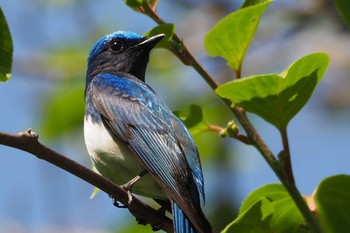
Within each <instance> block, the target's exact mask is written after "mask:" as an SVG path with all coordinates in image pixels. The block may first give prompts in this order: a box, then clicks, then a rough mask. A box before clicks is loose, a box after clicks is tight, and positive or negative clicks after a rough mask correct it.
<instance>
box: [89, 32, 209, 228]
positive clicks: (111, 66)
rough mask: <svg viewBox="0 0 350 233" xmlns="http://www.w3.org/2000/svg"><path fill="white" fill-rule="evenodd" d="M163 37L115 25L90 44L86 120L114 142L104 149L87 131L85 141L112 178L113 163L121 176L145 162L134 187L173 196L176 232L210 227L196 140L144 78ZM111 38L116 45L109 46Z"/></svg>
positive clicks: (159, 196) (95, 158)
mask: <svg viewBox="0 0 350 233" xmlns="http://www.w3.org/2000/svg"><path fill="white" fill-rule="evenodd" d="M161 37H162V36H155V37H153V38H150V39H147V38H143V37H141V36H139V35H137V34H135V33H132V32H120V31H119V32H115V33H112V34H110V35H107V36H105V37H104V38H102V39H100V40H99V41H98V42H97V43H96V44H95V45H94V46H93V48H92V49H91V52H90V55H89V58H88V62H89V64H88V70H87V75H86V90H85V101H86V119H87V120H86V122H87V123H86V124H88V125H89V127H90V126H91V124H92V127H90V128H91V129H93V130H96V132H98V133H101V132H103V135H104V136H103V137H104V138H107V139H108V141H112V143H113V142H114V143H116V144H118V145H115V146H107V147H108V148H109V149H106V148H104V147H106V145H105V144H104V143H102V142H101V145H102V146H98V145H95V143H99V142H98V139H97V140H95V139H94V136H91V135H86V138H87V142H92V143H94V145H93V146H91V145H87V146H88V149H89V148H90V149H89V154H90V156H91V157H92V160H93V161H94V163H96V164H97V165H98V166H97V168H98V169H100V170H101V171H100V172H101V173H102V174H104V175H107V178H109V179H111V180H117V181H118V180H121V179H116V178H115V177H113V176H116V175H118V172H119V171H114V169H116V168H117V167H118V169H120V171H123V172H124V173H123V174H122V175H119V176H123V179H125V177H130V179H131V178H133V177H132V176H134V175H135V173H137V172H140V169H141V168H140V166H141V167H142V166H143V167H144V169H146V170H147V171H148V174H147V175H146V176H147V177H146V178H144V177H142V178H141V180H140V181H138V182H137V184H136V185H138V189H137V190H138V193H140V194H141V195H142V194H145V195H146V196H150V197H157V198H162V199H166V198H170V199H171V202H172V210H173V216H174V228H175V232H177V233H195V232H204V233H209V232H211V226H210V224H209V222H208V221H207V219H206V217H205V216H204V214H203V212H202V210H201V207H200V198H201V199H202V200H203V202H204V201H205V195H204V180H203V174H202V167H201V163H200V159H199V154H198V150H197V147H196V145H195V143H194V140H193V138H192V137H191V135H190V133H189V131H188V130H187V129H186V127H185V125H184V124H183V123H182V122H181V121H180V120H179V119H178V118H177V117H176V116H175V115H174V114H173V113H172V112H171V110H170V109H169V108H168V107H167V105H166V104H165V103H164V102H163V101H162V99H161V98H160V97H159V96H158V95H157V94H156V93H155V92H154V91H153V89H152V88H151V87H150V86H148V85H147V84H146V83H145V82H144V74H145V69H146V64H147V61H148V56H149V51H150V50H151V49H152V47H153V46H154V45H155V44H156V42H158V41H159V40H160V38H161ZM113 42H115V43H116V45H117V46H116V47H111V44H112V43H113ZM101 127H104V128H105V131H101ZM90 128H89V129H87V132H89V133H90ZM106 134H109V135H110V137H107V136H106ZM96 137H98V135H96ZM123 153H124V154H123ZM130 156H131V157H132V158H129V157H130ZM134 158H135V159H136V158H137V159H138V160H134ZM129 160H130V161H131V162H127V161H129ZM119 163H121V165H119ZM139 163H140V164H139ZM136 168H137V169H136ZM111 171H112V172H111ZM108 176H110V177H108ZM146 180H147V182H146ZM141 187H144V189H145V190H141V189H140V188H141ZM160 187H161V188H160ZM146 189H147V190H146ZM160 189H162V190H160ZM164 191H165V193H166V194H167V195H166V196H165V195H164Z"/></svg>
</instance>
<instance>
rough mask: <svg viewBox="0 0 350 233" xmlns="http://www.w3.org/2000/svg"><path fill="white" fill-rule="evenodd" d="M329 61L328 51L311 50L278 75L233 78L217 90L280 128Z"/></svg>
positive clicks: (297, 107) (305, 99) (301, 102)
mask: <svg viewBox="0 0 350 233" xmlns="http://www.w3.org/2000/svg"><path fill="white" fill-rule="evenodd" d="M328 63H329V57H328V55H327V54H324V53H315V54H310V55H307V56H305V57H303V58H301V59H299V60H298V61H296V62H294V63H293V64H292V65H290V66H289V67H288V68H287V69H285V70H284V71H283V72H282V73H281V74H279V75H278V74H266V75H256V76H251V77H248V78H243V79H239V80H234V81H232V82H228V83H225V84H223V85H221V86H220V87H218V88H217V90H216V93H217V94H218V95H219V96H221V97H223V98H228V99H232V100H233V101H234V104H235V105H240V106H242V107H243V108H244V109H245V110H246V111H249V112H252V113H255V114H257V115H259V116H260V117H262V118H263V119H265V120H266V121H267V122H269V123H271V124H273V125H275V126H276V127H277V128H278V129H283V128H285V127H286V126H287V124H288V123H289V121H290V120H291V119H292V118H293V117H294V116H295V115H296V114H297V113H298V112H299V111H300V109H301V108H302V107H303V106H304V105H305V104H306V102H307V101H308V100H309V98H310V97H311V95H312V93H313V91H314V90H315V88H316V86H317V84H318V83H319V81H320V80H321V79H322V77H323V75H324V73H325V71H326V68H327V66H328Z"/></svg>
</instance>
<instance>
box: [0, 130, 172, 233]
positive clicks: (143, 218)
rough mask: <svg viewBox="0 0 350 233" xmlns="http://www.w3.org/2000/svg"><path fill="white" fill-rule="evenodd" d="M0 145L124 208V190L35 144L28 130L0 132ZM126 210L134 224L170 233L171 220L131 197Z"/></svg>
mask: <svg viewBox="0 0 350 233" xmlns="http://www.w3.org/2000/svg"><path fill="white" fill-rule="evenodd" d="M0 144H2V145H6V146H9V147H13V148H17V149H20V150H23V151H26V152H29V153H30V154H33V155H35V156H36V157H38V158H39V159H43V160H45V161H47V162H49V163H51V164H53V165H55V166H57V167H60V168H62V169H64V170H66V171H67V172H69V173H71V174H73V175H75V176H77V177H79V178H81V179H83V180H85V181H86V182H88V183H89V184H91V185H93V186H95V187H97V188H99V189H100V190H102V191H104V192H105V193H107V194H108V195H110V196H111V197H113V198H114V199H116V200H118V201H120V202H121V203H122V204H124V205H127V203H128V194H127V192H126V191H125V190H124V189H122V188H121V187H119V186H118V185H116V184H114V183H112V182H111V181H109V180H107V179H106V178H104V177H102V176H101V175H99V174H97V173H96V172H94V171H92V170H91V169H89V168H86V167H84V166H82V165H80V164H79V163H77V162H75V161H73V160H71V159H69V158H67V157H65V156H64V155H62V154H60V153H58V152H56V151H54V150H52V149H50V148H48V147H46V146H45V145H43V144H41V143H40V142H39V141H38V135H37V134H35V133H34V132H32V131H31V130H28V131H26V132H22V133H19V134H8V133H3V132H0ZM128 208H129V211H130V213H131V214H133V215H134V216H135V217H136V220H137V221H138V223H139V224H143V225H145V224H150V225H152V226H156V225H157V226H158V225H160V223H162V225H161V229H162V230H164V231H165V232H168V233H170V232H173V225H172V220H170V219H169V218H168V217H166V216H164V215H162V214H161V213H160V212H158V211H157V210H154V209H152V208H151V207H150V206H148V205H146V204H145V203H143V202H142V201H140V200H139V199H138V198H136V197H133V202H132V204H131V205H130V206H129V207H128Z"/></svg>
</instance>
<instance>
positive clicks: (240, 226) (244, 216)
mask: <svg viewBox="0 0 350 233" xmlns="http://www.w3.org/2000/svg"><path fill="white" fill-rule="evenodd" d="M273 211H274V204H273V203H272V202H271V201H269V200H268V199H266V198H264V197H263V198H261V199H260V200H258V201H257V202H256V203H254V204H253V205H252V206H250V207H249V208H248V209H247V210H245V211H244V212H243V213H241V214H240V215H239V216H238V217H237V218H236V219H235V220H234V221H233V222H232V223H230V224H229V225H228V226H227V227H226V228H225V229H224V230H223V231H222V233H231V232H232V233H236V232H254V233H268V232H273V230H272V229H271V227H272V226H271V222H270V221H271V217H272V214H273ZM252 226H253V227H252Z"/></svg>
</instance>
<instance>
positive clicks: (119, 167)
mask: <svg viewBox="0 0 350 233" xmlns="http://www.w3.org/2000/svg"><path fill="white" fill-rule="evenodd" d="M84 137H85V144H86V148H87V151H88V153H89V155H90V158H91V160H92V162H93V164H94V166H95V167H96V169H97V170H98V172H99V173H100V174H101V175H103V176H104V177H106V178H108V179H109V180H111V181H113V182H115V183H117V184H119V185H122V184H125V183H127V182H128V181H129V180H131V179H132V178H134V177H135V176H137V175H139V174H140V173H141V172H142V171H143V170H145V167H144V165H143V164H142V163H141V161H140V160H139V159H138V158H137V156H136V155H135V154H134V152H133V151H131V150H130V149H129V147H128V146H127V145H126V144H125V143H124V142H122V141H118V140H116V139H113V138H112V137H111V135H110V134H109V132H108V131H107V130H106V128H105V127H104V125H103V123H102V122H100V123H93V122H92V121H91V117H90V116H87V117H85V122H84ZM133 192H135V193H138V194H140V195H144V196H149V197H153V198H164V197H165V193H164V192H163V190H162V189H161V188H160V187H159V185H158V184H157V183H156V181H155V180H154V179H153V177H152V176H151V175H150V174H146V175H145V176H144V177H143V178H141V180H140V181H139V182H137V183H136V184H135V185H134V186H133Z"/></svg>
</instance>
